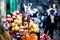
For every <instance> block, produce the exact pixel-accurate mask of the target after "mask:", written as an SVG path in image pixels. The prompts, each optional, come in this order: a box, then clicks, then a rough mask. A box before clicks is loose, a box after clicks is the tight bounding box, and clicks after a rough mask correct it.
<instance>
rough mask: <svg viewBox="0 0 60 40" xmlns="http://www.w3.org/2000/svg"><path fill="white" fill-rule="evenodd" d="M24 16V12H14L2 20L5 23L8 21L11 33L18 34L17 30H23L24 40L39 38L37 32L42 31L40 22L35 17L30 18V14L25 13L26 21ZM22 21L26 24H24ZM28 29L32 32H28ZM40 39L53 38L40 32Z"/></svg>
mask: <svg viewBox="0 0 60 40" xmlns="http://www.w3.org/2000/svg"><path fill="white" fill-rule="evenodd" d="M22 18H23V14H22V13H20V12H14V13H12V15H9V14H8V15H6V19H4V20H2V21H4V22H5V23H6V22H7V24H8V26H9V27H8V26H6V28H7V29H8V30H9V28H11V30H10V32H9V33H10V35H15V36H16V32H19V33H20V32H23V36H22V37H21V38H22V40H38V35H36V34H35V33H40V29H39V27H38V23H37V22H36V21H35V20H34V18H29V16H28V15H24V22H23V21H22ZM22 23H23V24H24V26H22ZM28 27H29V29H28ZM28 30H29V32H30V34H28ZM34 32H35V33H34ZM31 33H32V34H31ZM33 33H34V34H33ZM20 34H21V33H20ZM20 34H19V35H20ZM19 35H18V36H19ZM40 40H51V39H50V37H49V36H48V35H46V34H42V33H40Z"/></svg>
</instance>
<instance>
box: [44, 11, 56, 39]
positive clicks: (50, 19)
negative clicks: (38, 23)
mask: <svg viewBox="0 0 60 40" xmlns="http://www.w3.org/2000/svg"><path fill="white" fill-rule="evenodd" d="M55 19H56V18H55V16H54V10H50V15H49V16H47V21H46V23H47V24H46V25H47V26H46V29H45V31H44V33H45V34H46V33H47V32H48V31H49V33H48V35H49V36H50V37H51V38H52V39H53V31H54V28H55V27H54V25H55Z"/></svg>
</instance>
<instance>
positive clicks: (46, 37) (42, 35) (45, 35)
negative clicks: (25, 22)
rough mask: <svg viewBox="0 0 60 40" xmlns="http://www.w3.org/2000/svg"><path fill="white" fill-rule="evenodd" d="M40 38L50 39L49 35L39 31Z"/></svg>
mask: <svg viewBox="0 0 60 40" xmlns="http://www.w3.org/2000/svg"><path fill="white" fill-rule="evenodd" d="M40 40H51V38H50V36H48V35H47V34H43V33H41V32H40Z"/></svg>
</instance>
